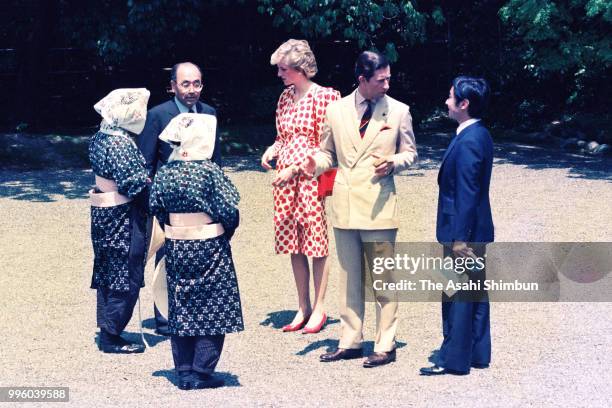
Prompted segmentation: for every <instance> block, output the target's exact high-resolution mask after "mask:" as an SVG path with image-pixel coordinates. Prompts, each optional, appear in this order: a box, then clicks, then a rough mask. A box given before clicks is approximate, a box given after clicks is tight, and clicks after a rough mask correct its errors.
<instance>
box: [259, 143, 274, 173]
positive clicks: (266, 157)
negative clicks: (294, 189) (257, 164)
mask: <svg viewBox="0 0 612 408" xmlns="http://www.w3.org/2000/svg"><path fill="white" fill-rule="evenodd" d="M272 159H274V153H273V152H272V149H270V148H268V149H266V151H265V152H264V154H263V155H262V156H261V167H263V168H264V169H266V170H272V166H270V160H272Z"/></svg>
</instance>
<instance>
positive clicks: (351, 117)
mask: <svg viewBox="0 0 612 408" xmlns="http://www.w3.org/2000/svg"><path fill="white" fill-rule="evenodd" d="M355 92H357V90H355V91H353V93H352V94H350V95H349V96H348V97H346V98H344V104H343V106H342V111H343V112H342V120H343V121H344V126H345V127H346V130H347V133H348V135H349V139H350V140H351V144H352V145H353V148H354V149H355V150H358V149H359V145H360V144H361V142H362V140H361V136H359V119H358V118H357V110H356V109H355Z"/></svg>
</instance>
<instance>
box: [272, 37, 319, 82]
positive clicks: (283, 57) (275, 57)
mask: <svg viewBox="0 0 612 408" xmlns="http://www.w3.org/2000/svg"><path fill="white" fill-rule="evenodd" d="M281 62H283V63H285V64H287V65H289V66H290V67H291V68H293V69H296V70H298V71H301V72H303V73H304V75H306V78H312V77H313V76H315V75H316V73H317V61H316V60H315V56H314V53H313V52H312V50H311V49H310V46H309V45H308V41H306V40H294V39H290V40H288V41H285V42H284V43H283V44H282V45H281V46H280V47H278V48H277V49H276V51H274V54H272V56H271V57H270V65H278V64H279V63H281Z"/></svg>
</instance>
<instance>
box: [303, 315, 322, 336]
mask: <svg viewBox="0 0 612 408" xmlns="http://www.w3.org/2000/svg"><path fill="white" fill-rule="evenodd" d="M325 323H327V314H325V313H323V318H322V319H321V322H319V324H317V325H316V326H315V327H312V328H308V327H305V328H304V330H302V333H303V334H315V333H318V332H320V331H321V329H322V328H323V326H325Z"/></svg>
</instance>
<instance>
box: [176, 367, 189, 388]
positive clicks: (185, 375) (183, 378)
mask: <svg viewBox="0 0 612 408" xmlns="http://www.w3.org/2000/svg"><path fill="white" fill-rule="evenodd" d="M178 377H179V380H178V384H177V387H178V388H179V389H181V390H190V389H192V388H193V372H192V371H191V370H187V371H179V375H178Z"/></svg>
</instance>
